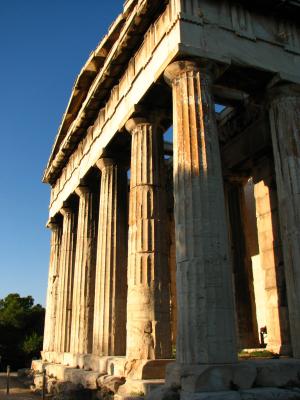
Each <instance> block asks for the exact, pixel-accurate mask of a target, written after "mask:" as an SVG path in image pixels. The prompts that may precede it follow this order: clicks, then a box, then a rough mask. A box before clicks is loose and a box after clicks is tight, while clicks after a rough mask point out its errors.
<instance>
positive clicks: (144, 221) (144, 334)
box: [126, 119, 171, 359]
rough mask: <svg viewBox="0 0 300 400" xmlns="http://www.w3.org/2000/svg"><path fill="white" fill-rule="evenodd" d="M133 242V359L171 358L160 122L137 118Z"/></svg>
mask: <svg viewBox="0 0 300 400" xmlns="http://www.w3.org/2000/svg"><path fill="white" fill-rule="evenodd" d="M126 128H127V130H128V131H129V132H131V134H132V150H131V179H130V200H129V201H130V207H129V240H128V299H127V349H126V356H127V358H129V359H156V358H168V357H170V352H171V334H170V293H169V292H170V279H169V271H168V255H167V251H166V238H167V220H166V206H165V186H164V171H163V140H162V135H161V133H160V132H158V131H157V129H156V126H155V124H151V123H149V122H147V121H146V120H144V119H132V120H130V121H128V123H127V124H126Z"/></svg>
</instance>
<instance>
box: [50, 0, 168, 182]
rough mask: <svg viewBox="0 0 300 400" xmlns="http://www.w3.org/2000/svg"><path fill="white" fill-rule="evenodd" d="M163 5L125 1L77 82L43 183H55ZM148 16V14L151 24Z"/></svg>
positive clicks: (152, 1) (156, 0) (144, 0)
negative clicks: (156, 12) (155, 13)
mask: <svg viewBox="0 0 300 400" xmlns="http://www.w3.org/2000/svg"><path fill="white" fill-rule="evenodd" d="M164 3H165V1H161V0H127V1H126V3H125V5H124V11H123V13H122V14H120V15H119V17H118V18H117V19H116V21H115V22H114V23H113V25H112V26H111V28H110V29H109V32H108V34H107V35H106V36H105V37H104V38H103V40H102V41H101V42H100V44H99V45H98V46H97V48H96V50H95V51H94V52H92V53H91V55H90V57H89V59H88V61H87V62H86V64H85V66H84V67H83V68H82V70H81V72H80V74H79V76H78V78H77V80H76V82H75V85H74V88H73V90H72V93H71V98H70V101H69V103H68V106H67V110H66V112H65V114H64V116H63V120H62V123H61V125H60V127H59V130H58V133H57V136H56V139H55V143H54V146H53V149H52V152H51V155H50V158H49V161H48V164H47V167H46V169H45V172H44V176H43V182H45V183H50V184H54V183H55V181H56V179H57V177H58V176H59V173H60V171H61V170H62V168H63V167H64V165H65V164H66V162H67V160H68V157H69V156H70V154H71V153H72V151H73V150H74V149H75V148H76V146H77V144H78V143H79V142H80V140H81V139H82V137H83V135H84V134H85V132H86V131H87V129H88V127H89V125H91V124H92V123H93V121H94V119H95V118H96V116H97V113H98V112H99V109H100V108H101V107H103V106H105V102H106V100H107V99H108V98H109V95H110V93H111V90H112V88H113V87H114V85H115V84H116V83H117V82H118V78H119V76H120V75H121V73H122V71H123V70H124V69H126V66H127V63H128V59H129V58H130V57H128V56H129V55H130V56H131V55H132V52H133V48H135V47H137V46H138V45H139V44H140V43H141V42H142V41H143V35H144V33H145V31H146V30H147V25H148V24H149V23H150V22H151V16H152V15H153V11H155V10H157V9H159V8H160V7H162V5H163V4H164ZM146 14H147V15H148V14H149V22H148V24H147V18H145V15H146ZM126 53H127V57H126ZM122 59H124V61H123V62H122Z"/></svg>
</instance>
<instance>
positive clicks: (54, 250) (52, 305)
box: [43, 220, 62, 352]
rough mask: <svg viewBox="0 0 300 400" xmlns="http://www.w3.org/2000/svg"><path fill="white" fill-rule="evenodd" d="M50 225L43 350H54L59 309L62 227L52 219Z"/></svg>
mask: <svg viewBox="0 0 300 400" xmlns="http://www.w3.org/2000/svg"><path fill="white" fill-rule="evenodd" d="M48 227H49V228H50V229H51V232H52V233H51V247H50V263H49V275H48V288H47V305H46V315H45V328H44V344H43V351H44V352H46V351H54V340H55V335H54V332H55V320H56V310H57V295H58V290H57V289H58V276H59V255H60V246H61V234H62V227H61V224H59V223H58V222H56V221H53V220H52V221H50V222H49V224H48Z"/></svg>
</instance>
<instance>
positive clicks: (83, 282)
mask: <svg viewBox="0 0 300 400" xmlns="http://www.w3.org/2000/svg"><path fill="white" fill-rule="evenodd" d="M75 192H76V194H77V195H78V196H79V211H78V228H77V243H76V257H75V270H74V288H73V302H72V329H71V346H70V352H71V353H73V354H89V353H92V345H93V322H94V321H93V320H94V295H95V271H96V241H97V216H98V212H97V206H98V204H97V196H96V195H95V193H94V192H93V191H92V189H91V188H90V187H88V186H80V187H78V188H77V189H76V191H75Z"/></svg>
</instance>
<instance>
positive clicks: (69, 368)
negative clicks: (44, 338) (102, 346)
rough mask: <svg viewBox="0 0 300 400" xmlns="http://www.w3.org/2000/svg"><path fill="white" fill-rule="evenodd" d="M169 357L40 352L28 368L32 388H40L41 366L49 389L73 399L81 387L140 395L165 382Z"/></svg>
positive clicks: (83, 388)
mask: <svg viewBox="0 0 300 400" xmlns="http://www.w3.org/2000/svg"><path fill="white" fill-rule="evenodd" d="M53 359H56V360H62V361H63V362H65V364H63V363H58V362H53V361H50V360H53ZM172 361H173V360H130V361H129V360H126V358H125V357H98V356H94V355H73V354H69V353H62V354H59V353H54V352H51V353H46V352H44V353H43V360H34V361H33V362H32V370H33V371H34V384H35V389H36V390H41V385H42V372H43V370H45V371H46V377H47V388H48V392H49V393H52V394H57V393H58V392H59V391H61V392H70V391H71V392H72V396H73V397H74V399H75V398H77V395H78V396H80V393H81V392H82V390H88V391H91V392H101V391H102V392H104V393H107V392H110V393H114V394H115V395H116V396H117V397H118V398H119V399H120V400H121V399H126V398H128V397H130V398H132V397H142V396H145V395H148V394H149V393H150V391H152V390H154V389H156V388H158V387H162V386H163V385H164V383H165V380H164V378H165V369H166V366H167V365H168V364H169V363H170V362H172ZM78 363H79V364H80V363H81V366H78ZM76 364H77V366H76ZM99 395H100V394H99ZM73 397H72V400H73ZM100 397H101V396H100Z"/></svg>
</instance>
